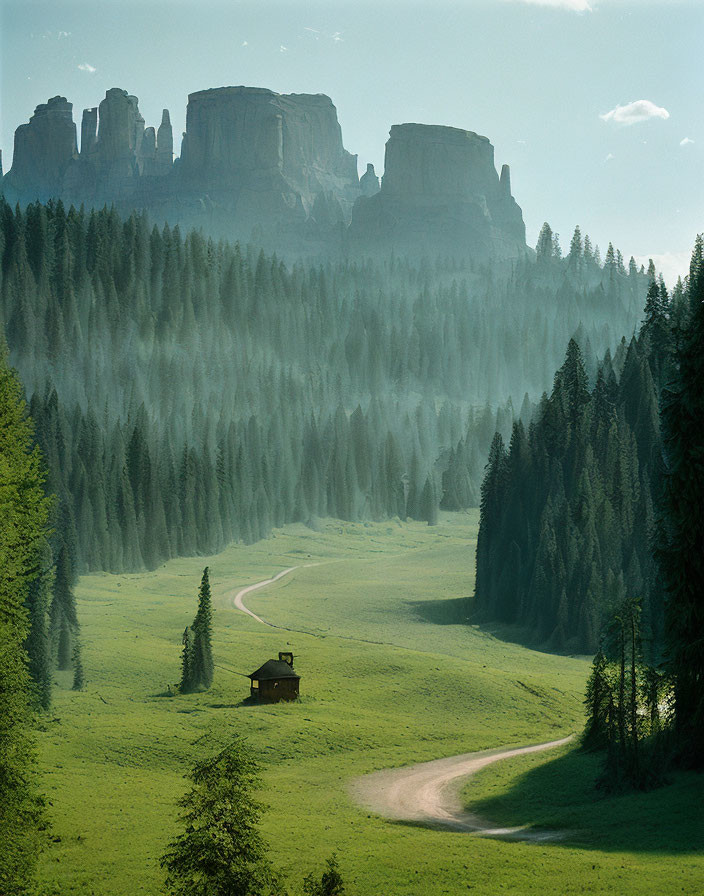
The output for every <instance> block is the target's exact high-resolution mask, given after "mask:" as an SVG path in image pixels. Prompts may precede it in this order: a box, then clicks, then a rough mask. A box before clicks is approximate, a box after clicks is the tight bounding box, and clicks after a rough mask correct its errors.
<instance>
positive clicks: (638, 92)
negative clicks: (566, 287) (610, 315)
mask: <svg viewBox="0 0 704 896" xmlns="http://www.w3.org/2000/svg"><path fill="white" fill-rule="evenodd" d="M0 16H1V18H0V148H2V150H3V168H4V170H5V171H7V170H8V168H9V166H10V164H11V156H12V143H13V134H14V130H15V128H16V127H17V126H18V125H19V124H21V123H23V122H25V121H27V120H28V119H29V117H30V116H31V114H32V112H33V110H34V107H35V106H36V105H38V104H39V103H42V102H46V100H47V99H48V98H49V97H51V96H55V95H57V94H60V95H63V96H66V97H67V98H68V99H69V101H71V102H72V103H73V104H74V119H75V121H76V123H77V124H78V125H79V131H80V117H81V111H82V109H83V108H85V107H88V106H96V105H97V104H98V103H99V102H100V100H101V99H102V98H103V97H104V95H105V91H106V90H107V89H108V88H110V87H123V88H125V89H126V90H128V91H129V92H130V93H132V94H135V95H136V96H137V97H138V98H139V105H140V111H141V112H142V115H143V116H144V118H145V119H146V123H147V125H155V126H156V125H158V124H159V121H160V119H161V110H162V108H168V109H169V111H170V113H171V120H172V123H173V125H174V136H175V146H176V149H177V151H178V147H179V146H180V140H179V139H178V135H179V134H180V133H181V131H183V129H184V128H185V120H186V103H187V99H188V94H189V93H192V92H194V91H197V90H202V89H205V88H208V87H220V86H224V85H237V84H245V85H250V86H258V87H269V88H271V89H273V90H276V91H279V92H282V93H326V94H328V95H329V96H330V97H332V100H333V102H334V103H335V105H336V107H337V110H338V117H339V120H340V123H341V126H342V134H343V139H344V143H345V146H346V148H347V149H348V150H349V151H350V152H353V153H357V154H358V156H359V170H360V173H362V172H363V171H364V170H365V167H366V163H367V162H373V163H374V165H375V166H376V170H377V173H378V174H381V173H382V172H383V162H384V145H385V142H386V139H387V138H388V133H389V128H390V127H391V125H393V124H399V123H402V122H407V121H416V122H422V123H426V124H445V125H451V126H453V127H460V128H465V129H467V130H471V131H476V132H477V133H479V134H483V135H485V136H487V137H489V139H490V140H491V142H492V143H493V144H494V147H495V161H496V165H497V168H500V166H501V165H502V164H503V163H505V162H507V163H509V164H510V166H511V179H512V188H513V194H514V196H515V198H516V200H517V201H518V203H519V205H520V206H521V207H522V209H523V216H524V219H525V222H526V227H527V238H528V242H529V243H530V244H532V245H534V244H535V242H536V240H537V235H538V231H539V230H540V227H541V225H542V223H543V222H544V221H548V222H549V223H550V225H551V226H552V228H553V230H556V231H557V232H559V233H560V235H561V242H562V245H563V247H566V246H568V245H569V241H570V237H571V235H572V232H573V230H574V227H575V225H577V224H578V225H580V227H581V229H582V232H583V233H585V232H587V233H589V235H590V236H591V238H592V242H596V243H598V244H599V245H600V246H601V248H602V254H603V251H604V250H605V248H606V246H607V245H608V242H609V241H612V242H613V244H614V246H616V247H617V248H620V249H621V251H622V252H623V254H624V255H625V257H626V259H628V258H629V256H630V255H634V256H635V257H636V259H637V260H638V261H646V262H647V258H648V257H651V256H652V257H653V258H654V259H655V261H656V264H657V265H658V267H659V269H661V270H662V271H663V273H664V274H665V276H666V279H667V280H668V282H670V283H672V282H673V279H674V277H675V276H676V275H677V274H678V273H685V272H686V269H687V266H688V260H689V254H690V252H691V248H692V245H693V242H694V238H695V236H696V234H697V233H698V232H701V231H702V230H704V178H703V177H702V170H703V164H702V163H703V162H704V66H703V65H702V62H701V60H702V47H703V46H704V0H454V2H446V0H436V2H430V0H423V2H421V0H376V2H374V3H369V2H367V0H356V2H354V3H351V2H344V0H325V2H320V0H319V2H306V0H257V2H251V0H245V2H239V0H201V2H198V3H195V2H190V0H189V2H186V0H168V2H167V0H143V2H134V0H90V2H84V0H52V2H44V0H20V2H17V0H0Z"/></svg>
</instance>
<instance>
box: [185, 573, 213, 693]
mask: <svg viewBox="0 0 704 896" xmlns="http://www.w3.org/2000/svg"><path fill="white" fill-rule="evenodd" d="M212 626H213V608H212V603H211V599H210V580H209V577H208V567H207V566H206V567H205V569H204V570H203V578H202V580H201V583H200V589H199V591H198V611H197V612H196V615H195V618H194V620H193V624H192V626H191V637H192V641H191V650H190V659H189V671H190V687H191V689H197V688H205V689H207V688H209V687H210V685H211V684H212V682H213V671H214V667H213V648H212V644H211V637H212Z"/></svg>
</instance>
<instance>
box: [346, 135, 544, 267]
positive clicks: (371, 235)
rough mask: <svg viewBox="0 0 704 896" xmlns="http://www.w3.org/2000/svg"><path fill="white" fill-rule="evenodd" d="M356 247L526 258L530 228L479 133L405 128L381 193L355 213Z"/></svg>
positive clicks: (392, 146) (394, 142) (391, 152)
mask: <svg viewBox="0 0 704 896" xmlns="http://www.w3.org/2000/svg"><path fill="white" fill-rule="evenodd" d="M350 245H351V246H358V247H362V248H364V249H366V250H369V251H378V252H382V251H383V252H388V251H391V250H392V249H393V250H395V251H397V252H399V251H409V250H410V251H413V252H418V251H421V252H423V253H425V254H434V253H436V252H439V253H446V254H455V255H467V256H471V257H474V258H480V259H488V258H507V257H508V258H511V257H518V256H520V255H523V254H525V251H526V244H525V225H524V223H523V215H522V212H521V209H520V207H519V206H518V205H517V203H516V201H515V200H514V199H513V197H512V196H511V187H510V175H509V172H508V166H504V169H503V171H502V176H501V178H499V176H498V174H497V173H496V169H495V167H494V147H493V146H492V145H491V143H490V142H489V140H488V139H487V138H486V137H480V136H479V135H478V134H474V133H473V132H471V131H463V130H460V129H458V128H450V127H444V126H439V125H422V124H401V125H394V126H393V127H392V128H391V133H390V136H389V140H388V142H387V144H386V157H385V165H384V176H383V178H382V181H381V190H380V191H379V192H378V193H376V194H375V195H372V196H370V197H368V198H363V199H360V200H359V201H358V202H357V204H356V205H355V207H354V211H353V215H352V224H351V227H350Z"/></svg>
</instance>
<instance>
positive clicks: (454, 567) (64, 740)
mask: <svg viewBox="0 0 704 896" xmlns="http://www.w3.org/2000/svg"><path fill="white" fill-rule="evenodd" d="M477 522H478V520H477V514H476V513H470V514H444V515H442V516H441V520H440V524H439V525H438V526H436V527H428V526H425V525H423V524H421V523H400V522H398V521H391V522H387V523H374V524H363V523H354V524H352V523H341V522H337V521H331V520H324V521H320V523H319V524H318V525H316V526H315V528H307V527H305V526H303V525H295V526H289V527H286V528H285V529H283V530H277V531H276V532H275V533H274V534H273V535H272V537H270V538H268V539H266V540H264V541H261V542H258V543H257V544H255V545H251V546H245V545H233V546H231V547H229V548H228V549H227V550H225V551H224V552H222V553H221V554H218V555H217V556H213V557H200V558H188V559H179V560H174V561H171V562H169V563H167V564H166V565H164V566H163V567H161V568H159V569H158V570H156V571H153V572H149V573H143V574H134V575H107V574H100V575H91V576H85V577H83V578H82V579H81V580H80V582H79V585H78V587H77V589H76V595H77V601H78V610H79V618H80V620H81V626H82V641H83V645H84V665H85V669H86V681H87V683H86V688H85V690H84V691H82V692H79V693H76V692H73V691H71V690H70V680H69V679H68V678H66V679H63V678H62V676H61V675H59V676H58V682H59V683H58V687H57V688H56V690H55V699H54V705H53V707H52V710H51V712H50V713H49V714H48V715H47V716H46V717H45V718H44V720H43V723H42V730H41V733H40V750H41V760H42V766H43V773H44V791H45V793H46V795H47V797H48V799H49V801H50V814H51V819H52V829H51V833H50V838H51V840H50V843H49V845H48V848H47V850H46V851H45V853H44V854H43V856H42V860H41V879H42V885H43V891H44V893H46V894H61V896H64V894H84V896H133V894H149V896H152V894H157V893H160V892H161V891H162V881H163V874H162V872H161V870H160V868H159V857H160V855H161V854H162V853H163V851H164V849H165V847H166V844H167V842H168V841H169V839H170V838H171V837H172V836H173V835H174V834H175V832H176V831H177V821H176V818H177V807H176V801H177V799H178V797H179V796H180V795H181V794H182V793H183V792H184V789H185V787H186V782H185V780H184V774H185V773H186V772H187V771H188V769H189V768H190V766H191V765H192V764H193V762H194V761H195V760H196V759H197V758H200V757H203V756H205V755H208V754H210V753H212V752H215V751H216V750H217V749H218V748H219V746H220V745H221V744H223V743H225V742H226V741H227V740H228V738H229V737H230V736H231V735H233V734H234V733H240V734H242V735H244V736H245V737H246V738H247V739H248V741H249V742H250V743H251V745H252V746H253V748H254V750H255V752H256V754H257V755H258V757H259V760H260V764H261V769H262V777H263V781H264V787H263V791H262V794H261V797H262V800H263V801H264V802H265V804H266V807H267V808H266V810H265V814H264V818H263V823H262V827H263V832H264V834H265V836H266V838H267V840H268V842H269V844H270V847H271V856H272V859H273V861H274V863H275V864H276V865H277V866H278V867H280V868H282V869H283V870H284V871H285V873H286V874H287V877H288V880H289V882H290V889H291V890H293V891H294V892H295V891H296V890H297V889H298V888H299V886H300V882H301V880H302V878H303V876H304V875H305V874H306V873H307V872H309V871H311V870H317V869H320V868H322V864H323V862H324V859H325V858H326V857H327V856H329V855H330V853H332V852H333V851H335V852H337V854H338V858H339V861H340V866H341V869H342V872H343V874H344V877H345V880H346V882H347V884H348V886H349V890H350V893H352V894H358V896H402V894H404V896H405V894H414V896H415V894H418V896H423V894H428V896H440V894H453V896H454V894H458V893H464V892H465V891H466V892H471V893H477V894H495V893H518V894H520V893H535V894H567V893H619V894H642V893H659V894H660V893H683V892H684V893H695V892H697V891H701V889H702V887H704V858H703V857H702V853H701V845H702V843H704V836H702V835H703V834H704V831H702V830H701V825H700V827H699V829H698V830H697V829H696V827H693V826H695V825H696V820H697V819H698V820H699V821H701V818H702V816H701V813H700V807H701V804H702V801H701V798H702V794H701V792H699V793H697V791H696V789H695V787H694V780H693V779H690V778H688V777H687V776H682V777H679V778H677V779H676V780H675V781H674V783H673V785H672V786H671V788H668V790H667V791H660V792H659V793H658V794H657V795H655V794H642V795H636V796H631V797H621V798H609V799H606V798H603V797H600V796H599V795H598V794H597V793H595V791H594V790H593V787H592V783H593V779H594V776H595V765H594V759H593V757H589V756H583V755H582V754H580V753H578V752H577V751H576V750H575V749H574V748H568V749H562V750H557V751H555V752H554V753H551V754H540V755H538V756H531V757H524V758H520V759H516V760H511V761H507V762H505V763H501V764H497V765H495V766H492V767H490V768H488V769H486V770H484V771H483V772H482V773H481V774H480V775H478V776H477V778H476V779H474V780H473V781H472V783H471V784H469V785H468V786H467V788H466V789H465V795H466V798H467V800H468V801H469V802H470V803H471V805H472V807H473V810H476V811H478V812H480V813H481V814H483V815H484V816H486V817H487V818H489V819H490V820H491V821H492V822H497V823H510V824H521V825H523V824H528V825H536V826H544V827H548V828H551V829H560V830H563V831H564V832H565V833H564V837H563V839H561V840H559V841H555V842H550V843H545V842H542V843H521V842H507V841H500V840H492V839H486V838H481V837H477V836H474V835H471V834H466V833H454V832H448V831H443V830H436V829H431V828H422V827H416V826H411V825H407V824H399V823H392V822H389V821H385V820H384V819H381V818H378V817H376V816H371V815H369V814H368V813H367V812H366V811H365V810H362V809H360V808H358V807H357V806H356V805H355V804H354V802H353V801H352V800H351V798H350V796H349V792H348V788H349V782H350V781H351V780H352V779H354V778H355V777H356V776H358V775H361V774H364V773H366V772H370V771H374V770H377V769H382V768H389V767H394V766H400V765H407V764H410V763H413V762H419V761H423V760H428V759H434V758H438V757H441V756H450V755H453V754H455V753H463V752H468V751H471V750H480V749H486V748H491V747H498V746H503V745H523V744H530V743H537V742H540V741H544V740H552V739H555V738H557V737H560V736H562V735H565V734H569V733H572V732H578V731H579V730H580V728H581V726H582V723H583V707H582V695H583V691H584V684H585V681H586V677H587V675H588V670H589V660H588V659H587V658H585V657H563V656H554V655H550V654H545V653H540V652H537V651H533V650H529V649H527V648H525V647H521V646H519V645H517V644H514V643H508V642H506V641H504V640H500V639H499V638H498V637H497V634H492V632H491V631H487V630H483V631H482V630H480V629H478V628H476V627H473V626H470V625H468V624H467V620H466V607H467V604H466V600H465V598H466V597H467V596H468V595H470V594H471V593H472V591H473V563H474V546H475V540H476V533H477ZM206 565H208V566H209V567H210V572H211V585H212V589H213V599H214V606H215V614H214V657H215V663H216V670H215V671H216V675H215V682H214V685H213V687H212V689H211V690H210V691H208V692H207V693H203V694H196V695H183V696H181V695H178V694H175V685H176V682H177V681H178V678H179V665H180V639H181V634H182V632H183V629H184V628H185V626H186V625H188V624H189V623H190V622H191V620H192V618H193V615H194V613H195V608H196V595H197V590H198V585H199V582H200V576H201V573H202V570H203V567H204V566H206ZM291 566H297V567H298V569H296V570H295V571H294V572H293V573H291V574H290V575H289V576H287V577H285V578H283V579H281V580H280V581H279V582H277V583H276V584H274V585H272V586H270V587H269V588H267V589H264V590H262V591H260V592H255V593H253V594H250V595H249V596H248V598H246V599H245V602H246V604H247V606H248V607H249V608H250V609H252V610H253V611H254V612H256V613H258V614H259V615H260V616H262V617H263V618H264V619H265V620H267V621H268V622H270V623H272V626H278V628H276V627H271V626H264V625H262V624H260V623H259V622H257V621H256V620H254V619H252V618H251V617H249V616H246V615H245V614H243V613H241V612H239V611H238V610H236V609H234V608H233V607H232V596H233V592H235V591H236V590H237V589H238V588H241V587H244V586H245V585H248V584H251V583H255V582H258V581H260V580H262V579H266V578H269V577H270V576H271V575H273V574H275V573H276V572H279V571H281V570H282V569H284V568H287V567H291ZM282 649H290V650H292V651H293V652H294V654H295V657H296V660H295V666H296V670H297V672H298V673H299V674H300V675H301V699H300V701H299V702H297V703H294V704H287V705H283V704H280V705H277V706H250V705H243V702H242V701H243V700H244V698H246V697H247V696H248V693H249V680H248V679H247V678H246V675H247V673H249V672H251V671H253V670H254V669H255V668H257V667H258V666H259V665H261V664H262V663H263V662H264V661H265V660H266V659H269V658H270V657H275V656H276V655H277V652H278V651H279V650H282ZM700 790H701V787H700ZM665 793H667V799H666V800H665V801H664V802H663V794H665ZM639 800H640V801H641V803H642V805H641V803H638V802H637V801H639ZM648 801H650V802H648ZM639 806H640V808H639V810H638V812H637V813H636V812H635V809H636V808H637V807H639ZM650 806H652V812H650V814H649V815H648V817H649V818H650V821H649V823H648V824H647V825H645V826H644V825H643V823H642V822H640V823H639V824H640V827H639V828H637V829H635V828H634V827H633V825H632V824H631V823H629V818H631V817H639V818H640V817H642V814H643V811H642V810H643V809H644V808H648V807H650ZM644 827H645V829H644ZM678 831H682V836H678V834H677V832H678ZM697 848H699V853H698V854H697Z"/></svg>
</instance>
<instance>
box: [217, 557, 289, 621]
mask: <svg viewBox="0 0 704 896" xmlns="http://www.w3.org/2000/svg"><path fill="white" fill-rule="evenodd" d="M294 569H298V567H297V566H290V567H289V568H288V569H282V570H281V572H279V573H277V574H276V575H275V576H273V577H272V578H271V579H265V580H264V581H263V582H257V583H256V584H254V585H247V587H246V588H242V589H241V590H240V591H238V592H237V593H235V595H234V597H233V598H232V605H233V607H236V608H237V609H238V610H242V612H243V613H246V614H247V615H248V616H251V617H252V619H256V620H257V622H261V624H262V625H268V626H270V627H271V628H279V627H280V626H277V625H274V624H273V623H271V622H267V621H266V619H262V618H261V616H257V614H256V613H253V612H252V611H251V610H248V609H247V607H245V605H244V603H243V599H244V598H245V597H246V596H247V595H248V594H250V593H251V592H252V591H258V590H259V589H260V588H266V586H267V585H273V584H274V582H278V581H279V579H283V577H284V576H287V575H288V574H289V573H290V572H293V571H294ZM227 597H228V598H229V597H232V593H230V594H228V595H227Z"/></svg>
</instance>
